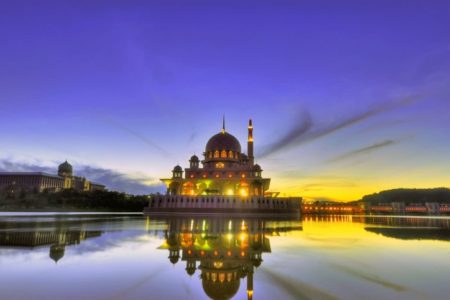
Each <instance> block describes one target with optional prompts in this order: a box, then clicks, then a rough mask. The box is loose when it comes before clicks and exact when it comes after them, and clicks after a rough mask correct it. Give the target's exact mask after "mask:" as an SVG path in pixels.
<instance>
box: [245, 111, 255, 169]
mask: <svg viewBox="0 0 450 300" xmlns="http://www.w3.org/2000/svg"><path fill="white" fill-rule="evenodd" d="M247 155H248V160H249V162H250V165H252V166H253V163H254V160H255V159H254V157H253V124H252V119H250V120H248V140H247Z"/></svg>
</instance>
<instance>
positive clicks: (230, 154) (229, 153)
mask: <svg viewBox="0 0 450 300" xmlns="http://www.w3.org/2000/svg"><path fill="white" fill-rule="evenodd" d="M228 157H229V158H234V155H233V151H231V150H230V151H228Z"/></svg>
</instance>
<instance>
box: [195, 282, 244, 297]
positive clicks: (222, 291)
mask: <svg viewBox="0 0 450 300" xmlns="http://www.w3.org/2000/svg"><path fill="white" fill-rule="evenodd" d="M239 285H240V282H239V279H233V280H231V281H229V282H228V281H224V282H220V281H219V280H216V281H215V282H214V281H212V280H205V279H203V280H202V286H203V290H204V291H205V293H206V295H207V296H208V297H209V298H211V299H214V300H228V299H231V298H233V296H234V295H236V293H237V291H238V290H239Z"/></svg>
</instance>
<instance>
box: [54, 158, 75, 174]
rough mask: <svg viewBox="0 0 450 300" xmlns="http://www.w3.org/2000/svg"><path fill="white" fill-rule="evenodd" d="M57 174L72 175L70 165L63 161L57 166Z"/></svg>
mask: <svg viewBox="0 0 450 300" xmlns="http://www.w3.org/2000/svg"><path fill="white" fill-rule="evenodd" d="M58 174H59V175H72V174H73V168H72V165H71V164H69V163H68V162H67V160H66V161H65V162H63V163H62V164H60V165H59V167H58Z"/></svg>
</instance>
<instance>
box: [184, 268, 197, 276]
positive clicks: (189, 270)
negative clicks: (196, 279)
mask: <svg viewBox="0 0 450 300" xmlns="http://www.w3.org/2000/svg"><path fill="white" fill-rule="evenodd" d="M195 269H196V268H195V267H190V268H186V272H187V273H188V275H189V276H192V275H194V274H195Z"/></svg>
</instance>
